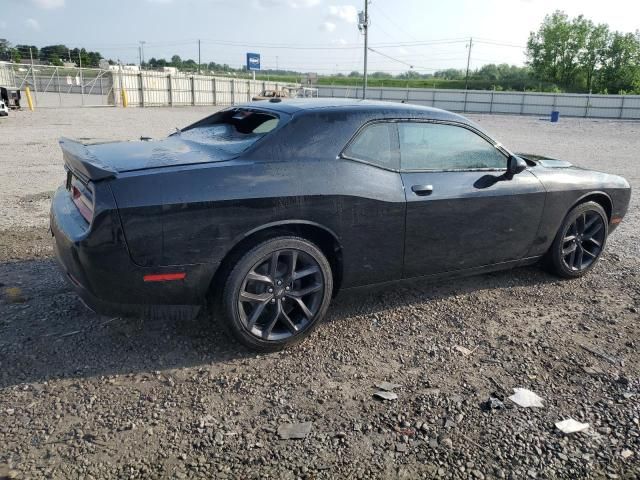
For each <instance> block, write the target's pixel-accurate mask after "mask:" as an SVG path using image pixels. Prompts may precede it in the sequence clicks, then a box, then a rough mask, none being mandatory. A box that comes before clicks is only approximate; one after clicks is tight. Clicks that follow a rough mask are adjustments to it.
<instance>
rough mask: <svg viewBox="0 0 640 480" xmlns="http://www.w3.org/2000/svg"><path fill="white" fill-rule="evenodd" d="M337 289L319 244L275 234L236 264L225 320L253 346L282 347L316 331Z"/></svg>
mask: <svg viewBox="0 0 640 480" xmlns="http://www.w3.org/2000/svg"><path fill="white" fill-rule="evenodd" d="M274 265H275V267H274ZM274 268H275V270H274ZM332 292H333V276H332V273H331V266H330V265H329V262H328V261H327V258H326V257H325V256H324V254H323V253H322V251H321V250H320V249H319V248H318V247H317V246H316V245H314V244H313V243H311V242H310V241H308V240H306V239H304V238H300V237H294V236H283V237H277V238H273V239H270V240H267V241H265V242H263V243H260V244H258V245H256V246H255V247H253V248H252V249H251V250H249V251H248V252H247V253H245V254H244V255H243V256H242V257H241V258H240V260H238V262H237V263H236V265H235V266H233V267H232V270H231V272H230V273H229V276H228V278H227V282H226V285H225V288H224V290H223V297H222V301H221V306H222V310H223V312H222V313H223V315H224V319H223V323H224V325H225V326H226V328H227V330H228V331H229V332H230V333H231V334H232V335H233V337H235V338H236V339H237V340H238V341H239V342H240V343H241V344H243V345H244V346H246V347H248V348H250V349H251V350H256V351H261V352H272V351H277V350H281V349H283V348H286V347H289V346H292V345H295V344H297V343H299V342H300V341H302V340H303V339H304V338H306V337H307V336H308V335H309V334H310V333H311V332H312V331H313V329H314V328H315V327H316V326H317V325H318V323H319V322H320V321H321V320H322V318H323V317H324V315H325V314H326V312H327V309H328V308H329V303H330V301H331V295H332Z"/></svg>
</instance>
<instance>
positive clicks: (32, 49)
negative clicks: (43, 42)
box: [15, 45, 40, 60]
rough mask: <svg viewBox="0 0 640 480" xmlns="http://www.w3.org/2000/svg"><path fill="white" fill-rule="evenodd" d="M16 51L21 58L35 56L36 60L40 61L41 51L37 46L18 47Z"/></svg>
mask: <svg viewBox="0 0 640 480" xmlns="http://www.w3.org/2000/svg"><path fill="white" fill-rule="evenodd" d="M15 48H16V50H17V51H18V52H19V53H20V57H21V58H27V59H28V58H30V56H31V55H33V58H34V60H35V59H39V58H40V57H39V53H40V50H38V47H36V46H35V45H16V47H15Z"/></svg>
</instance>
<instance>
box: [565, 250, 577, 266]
mask: <svg viewBox="0 0 640 480" xmlns="http://www.w3.org/2000/svg"><path fill="white" fill-rule="evenodd" d="M576 250H577V248H574V249H573V251H572V252H571V255H569V261H568V262H567V264H568V265H569V267H571V268H575V259H576Z"/></svg>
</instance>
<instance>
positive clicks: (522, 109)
mask: <svg viewBox="0 0 640 480" xmlns="http://www.w3.org/2000/svg"><path fill="white" fill-rule="evenodd" d="M525 98H527V94H526V93H525V92H522V100H521V101H520V115H522V114H523V113H524V99H525Z"/></svg>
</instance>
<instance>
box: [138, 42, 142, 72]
mask: <svg viewBox="0 0 640 480" xmlns="http://www.w3.org/2000/svg"><path fill="white" fill-rule="evenodd" d="M138 65H140V70H142V47H141V46H140V45H138Z"/></svg>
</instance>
